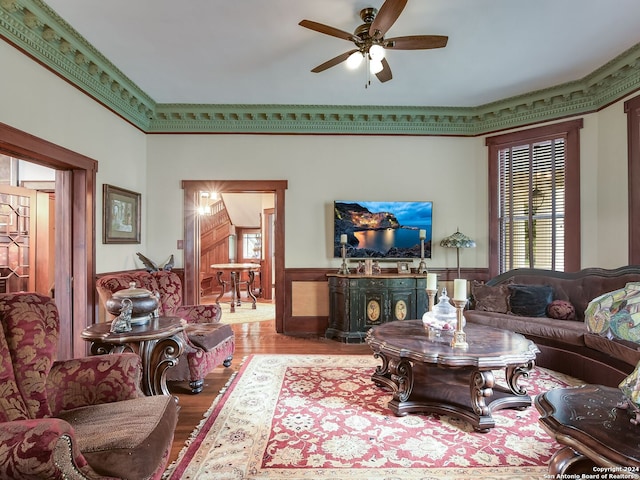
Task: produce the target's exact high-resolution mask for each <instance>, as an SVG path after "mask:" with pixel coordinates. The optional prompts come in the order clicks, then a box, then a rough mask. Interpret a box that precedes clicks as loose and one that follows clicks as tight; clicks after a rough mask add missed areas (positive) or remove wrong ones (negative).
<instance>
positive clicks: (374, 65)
mask: <svg viewBox="0 0 640 480" xmlns="http://www.w3.org/2000/svg"><path fill="white" fill-rule="evenodd" d="M382 68H383V67H382V61H380V60H374V59H373V58H372V59H371V61H370V62H369V71H370V72H371V73H372V74H373V75H375V74H376V73H380V72H381V71H382Z"/></svg>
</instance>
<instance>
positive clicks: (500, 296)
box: [471, 280, 510, 313]
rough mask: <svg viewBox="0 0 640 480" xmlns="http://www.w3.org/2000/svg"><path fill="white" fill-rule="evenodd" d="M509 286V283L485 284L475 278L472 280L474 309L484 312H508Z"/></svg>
mask: <svg viewBox="0 0 640 480" xmlns="http://www.w3.org/2000/svg"><path fill="white" fill-rule="evenodd" d="M509 294H510V293H509V287H508V286H507V285H496V286H491V285H485V284H484V283H482V282H478V281H477V280H474V281H473V282H471V295H472V297H473V302H474V309H475V310H481V311H483V312H496V313H508V312H509Z"/></svg>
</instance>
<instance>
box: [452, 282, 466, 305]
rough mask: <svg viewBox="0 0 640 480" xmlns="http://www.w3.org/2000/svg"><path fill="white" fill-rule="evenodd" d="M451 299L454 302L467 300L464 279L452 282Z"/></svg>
mask: <svg viewBox="0 0 640 480" xmlns="http://www.w3.org/2000/svg"><path fill="white" fill-rule="evenodd" d="M453 299H454V300H466V299H467V281H466V280H465V279H463V278H456V279H455V280H454V281H453Z"/></svg>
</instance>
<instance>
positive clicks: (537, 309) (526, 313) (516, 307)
mask: <svg viewBox="0 0 640 480" xmlns="http://www.w3.org/2000/svg"><path fill="white" fill-rule="evenodd" d="M509 291H510V292H511V296H510V297H509V304H510V307H511V313H513V314H514V315H520V316H523V317H546V316H547V305H549V304H550V303H551V302H552V301H553V288H552V287H551V286H549V285H515V284H514V285H509Z"/></svg>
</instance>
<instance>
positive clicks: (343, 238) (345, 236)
mask: <svg viewBox="0 0 640 480" xmlns="http://www.w3.org/2000/svg"><path fill="white" fill-rule="evenodd" d="M340 243H343V244H344V243H347V234H346V233H343V234H342V235H340Z"/></svg>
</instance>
